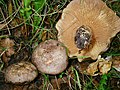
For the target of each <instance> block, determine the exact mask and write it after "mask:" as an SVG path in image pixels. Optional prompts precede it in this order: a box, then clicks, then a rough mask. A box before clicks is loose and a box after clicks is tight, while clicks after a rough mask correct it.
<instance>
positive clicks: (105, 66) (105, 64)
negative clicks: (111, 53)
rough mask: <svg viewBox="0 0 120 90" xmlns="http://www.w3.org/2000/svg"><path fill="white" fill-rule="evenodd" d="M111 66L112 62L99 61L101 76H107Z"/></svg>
mask: <svg viewBox="0 0 120 90" xmlns="http://www.w3.org/2000/svg"><path fill="white" fill-rule="evenodd" d="M111 66H112V62H111V61H108V60H105V59H102V60H101V61H99V70H100V73H101V74H107V73H108V71H109V70H110V69H111Z"/></svg>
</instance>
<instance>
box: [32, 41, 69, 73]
mask: <svg viewBox="0 0 120 90" xmlns="http://www.w3.org/2000/svg"><path fill="white" fill-rule="evenodd" d="M67 59H68V57H67V53H66V49H65V47H64V46H62V43H60V42H58V41H56V40H46V41H45V42H42V43H40V44H39V45H38V46H37V48H36V49H35V50H34V52H33V54H32V62H33V63H34V64H35V65H36V67H37V68H38V70H39V71H40V72H42V73H46V74H53V75H54V74H59V73H61V72H62V71H64V70H65V69H66V67H67V65H68V60H67Z"/></svg>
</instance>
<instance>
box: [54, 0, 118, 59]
mask: <svg viewBox="0 0 120 90" xmlns="http://www.w3.org/2000/svg"><path fill="white" fill-rule="evenodd" d="M56 28H57V30H58V39H59V41H61V42H62V43H64V44H65V46H66V47H67V48H68V50H69V52H70V53H69V56H78V57H80V56H88V57H91V58H92V59H97V57H98V55H99V54H100V53H101V52H104V51H106V50H107V49H108V45H109V43H110V39H111V38H112V37H114V36H115V35H116V34H117V33H118V32H119V31H120V19H119V17H118V16H116V14H115V13H114V12H113V11H112V10H111V9H109V8H108V7H107V5H106V4H105V3H104V2H103V1H102V0H73V1H71V2H70V3H69V4H68V6H67V7H66V8H65V9H64V10H63V13H62V17H61V19H60V20H59V21H58V22H57V24H56ZM82 60H83V59H79V61H82Z"/></svg>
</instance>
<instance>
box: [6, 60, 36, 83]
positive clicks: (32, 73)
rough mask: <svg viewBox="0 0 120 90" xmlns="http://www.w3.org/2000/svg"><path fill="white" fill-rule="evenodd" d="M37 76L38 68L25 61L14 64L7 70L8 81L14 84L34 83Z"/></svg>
mask: <svg viewBox="0 0 120 90" xmlns="http://www.w3.org/2000/svg"><path fill="white" fill-rule="evenodd" d="M37 75H38V72H37V69H36V67H35V66H34V65H33V64H32V63H30V62H25V61H22V62H20V63H16V64H12V65H10V66H8V67H7V69H6V70H5V79H6V81H7V82H11V83H14V84H21V83H26V82H30V81H33V80H34V79H35V78H36V77H37Z"/></svg>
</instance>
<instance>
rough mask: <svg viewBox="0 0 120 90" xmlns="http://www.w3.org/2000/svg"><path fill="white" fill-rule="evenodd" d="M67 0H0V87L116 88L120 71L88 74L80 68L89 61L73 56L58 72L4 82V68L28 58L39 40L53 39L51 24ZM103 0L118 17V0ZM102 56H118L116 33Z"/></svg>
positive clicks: (52, 89) (119, 45) (32, 89)
mask: <svg viewBox="0 0 120 90" xmlns="http://www.w3.org/2000/svg"><path fill="white" fill-rule="evenodd" d="M70 1H71V0H0V45H1V46H0V90H120V72H118V71H117V70H115V69H114V68H111V70H110V71H109V72H108V73H107V74H104V75H97V76H90V75H87V74H84V73H83V72H82V70H83V68H86V67H87V66H88V65H89V64H90V63H91V61H90V62H88V61H85V62H81V63H79V62H78V60H77V58H75V59H74V58H69V65H68V67H67V69H66V70H65V71H64V72H62V73H60V74H58V75H48V74H42V73H39V75H38V77H37V78H36V79H35V80H34V81H32V82H30V83H29V84H22V85H16V84H11V83H6V82H5V78H4V69H5V68H7V67H8V66H9V65H11V64H13V63H17V62H20V61H31V55H32V52H33V50H34V48H35V47H36V46H37V45H38V44H39V43H40V42H43V41H45V40H49V39H55V40H57V33H58V32H57V30H56V28H55V25H56V23H57V21H58V20H59V19H60V17H61V14H62V10H63V9H64V8H65V7H66V6H67V5H68V3H69V2H70ZM38 2H39V3H38ZM104 2H105V3H106V4H107V6H108V7H109V8H111V9H112V10H113V11H114V12H115V13H116V14H117V16H119V17H120V0H104ZM6 39H7V43H6V44H5V40H6ZM7 47H10V48H9V49H8V48H7ZM8 50H9V51H8ZM102 56H103V57H107V56H112V57H114V58H115V59H118V60H120V33H118V34H117V35H116V36H115V37H114V38H113V39H112V41H111V44H110V47H109V49H108V50H107V51H106V52H104V53H103V54H102ZM92 62H93V61H92Z"/></svg>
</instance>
